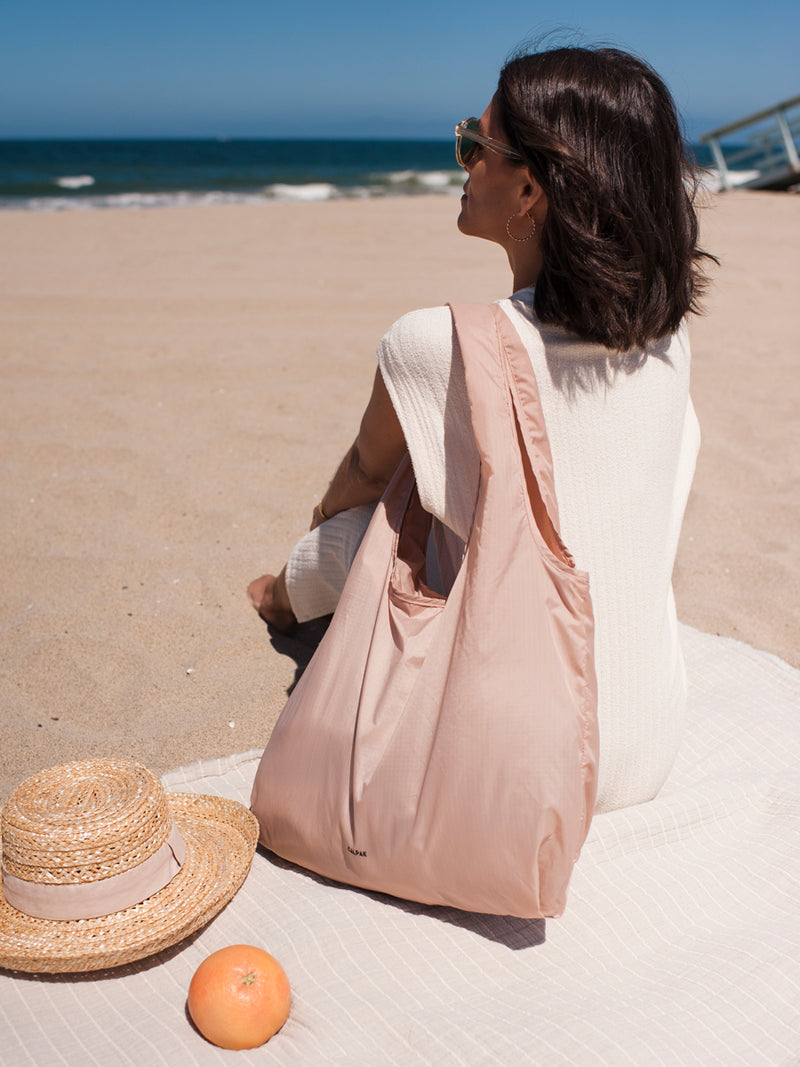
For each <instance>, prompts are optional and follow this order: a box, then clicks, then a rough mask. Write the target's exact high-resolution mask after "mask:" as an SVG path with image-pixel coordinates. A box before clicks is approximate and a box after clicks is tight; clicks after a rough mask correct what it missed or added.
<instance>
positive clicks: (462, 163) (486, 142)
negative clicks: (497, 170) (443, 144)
mask: <svg viewBox="0 0 800 1067" xmlns="http://www.w3.org/2000/svg"><path fill="white" fill-rule="evenodd" d="M479 121H480V120H479V119H476V118H474V117H473V118H470V119H464V121H463V122H459V124H458V126H456V161H457V162H458V165H459V167H463V168H464V169H465V170H466V169H467V168H468V167H469V165H470V163H472V162H473V161H474V158H475V153H476V152H477V151H478V148H479V146H480V145H483V146H484V147H485V148H490V149H491V150H492V151H493V152H499V153H500V155H503V156H508V158H509V159H513V160H515V161H516V162H517V163H522V162H523V159H522V156H521V155H520V154H519V152H515V151H514V149H513V148H511V147H510V146H509V145H507V144H503V143H502V142H501V141H495V140H494V138H493V137H485V136H484V135H483V134H482V133H481V132H480V129H479V125H478V124H479Z"/></svg>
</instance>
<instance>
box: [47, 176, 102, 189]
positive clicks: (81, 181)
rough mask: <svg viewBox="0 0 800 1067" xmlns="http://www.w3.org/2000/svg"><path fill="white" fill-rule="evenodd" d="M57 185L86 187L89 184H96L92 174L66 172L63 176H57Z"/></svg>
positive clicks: (76, 187)
mask: <svg viewBox="0 0 800 1067" xmlns="http://www.w3.org/2000/svg"><path fill="white" fill-rule="evenodd" d="M56 185H58V186H60V187H61V188H62V189H85V188H86V186H87V185H94V178H93V177H92V176H91V174H65V175H64V177H63V178H56Z"/></svg>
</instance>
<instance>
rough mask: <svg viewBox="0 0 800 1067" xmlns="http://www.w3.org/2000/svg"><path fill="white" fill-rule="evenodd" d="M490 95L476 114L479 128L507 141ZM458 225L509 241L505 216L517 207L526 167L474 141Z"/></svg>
mask: <svg viewBox="0 0 800 1067" xmlns="http://www.w3.org/2000/svg"><path fill="white" fill-rule="evenodd" d="M494 112H495V108H494V97H493V98H492V100H490V101H489V106H488V107H487V108H486V110H485V111H484V113H483V114H482V115H481V118H480V132H481V133H482V134H483V135H484V136H485V137H491V138H492V139H493V140H495V141H499V142H500V143H501V144H507V143H508V140H507V137H506V135H505V130H503V129H502V127H500V126H499V124H498V122H497V119H496V117H495V114H494ZM466 170H467V174H468V177H467V180H466V182H465V183H464V195H463V196H462V197H461V214H460V215H459V216H458V228H459V230H461V232H462V233H464V234H467V235H468V236H469V237H482V238H484V239H485V240H487V241H494V242H496V243H497V244H501V245H503V246H504V247H505V246H506V245H507V244H508V243H509V242H510V238H509V236H508V232H507V231H506V222H507V221H508V218H509V216H511V215H514V214H515V213H516V212H518V211H519V209H520V201H519V190H520V188H521V186H522V185H524V184H525V176H526V174H527V171H526V170H525V169H524V168H521V167H519V166H515V165H514V164H513V163H511V161H510V160H508V159H507V158H506V156H504V155H502V154H501V153H500V152H494V151H492V149H491V148H488V147H486V146H485V145H480V144H479V145H478V146H477V148H476V149H475V153H474V155H473V156H472V158H471V159H470V161H469V165H468V166H467V168H466Z"/></svg>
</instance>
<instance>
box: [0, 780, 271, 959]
mask: <svg viewBox="0 0 800 1067" xmlns="http://www.w3.org/2000/svg"><path fill="white" fill-rule="evenodd" d="M257 838H258V823H257V822H256V819H255V817H254V816H253V815H252V814H251V813H250V812H249V811H248V810H247V808H245V807H244V806H243V805H242V804H238V803H237V802H236V801H233V800H226V799H224V798H221V797H210V796H201V795H195V794H190V793H166V792H165V791H164V788H163V786H162V785H161V782H160V781H159V780H158V778H156V776H155V775H154V774H152V773H151V772H150V771H148V770H147V768H146V767H142V766H141V765H140V764H138V763H133V762H132V761H130V760H124V759H92V760H84V761H83V762H81V763H67V764H63V765H62V766H59V767H51V768H49V769H48V770H45V771H41V772H40V773H39V774H35V775H34V776H33V777H32V778H28V779H27V780H26V781H24V782H23V783H22V784H21V785H19V786H18V787H17V788H16V789H15V790H14V792H13V793H12V794H11V796H10V797H9V798H8V800H7V801H6V803H5V804H4V806H3V810H2V879H3V880H2V884H0V967H6V968H9V969H11V970H17V971H29V972H50V973H55V972H76V971H95V970H99V969H100V968H104V967H118V966H120V965H121V964H123V963H130V962H131V961H133V960H138V959H142V958H143V957H144V956H149V955H151V954H152V953H154V952H160V951H161V950H162V949H165V948H168V947H169V946H170V945H174V944H176V943H177V942H178V941H181V940H182V939H183V938H185V937H187V936H188V935H189V934H191V933H193V932H194V931H195V930H198V929H199V928H200V927H201V926H203V925H205V923H207V922H208V921H209V920H210V919H212V918H213V917H214V916H215V915H216V914H217V912H218V911H220V910H221V909H222V908H223V907H224V906H225V905H226V904H227V903H228V901H229V900H230V899H231V897H232V896H233V895H234V893H235V892H236V890H237V889H238V888H239V886H240V885H241V884H242V882H243V881H244V879H245V876H246V875H247V872H248V870H249V868H250V863H251V861H252V859H253V853H254V852H255V848H256V841H257Z"/></svg>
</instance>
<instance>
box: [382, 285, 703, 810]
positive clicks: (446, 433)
mask: <svg viewBox="0 0 800 1067" xmlns="http://www.w3.org/2000/svg"><path fill="white" fill-rule="evenodd" d="M532 303H533V290H532V289H524V290H521V291H520V292H519V293H515V294H514V296H513V297H511V298H510V299H509V300H504V301H501V306H502V308H503V310H504V311H505V312H506V313H507V314H508V316H509V318H510V319H511V321H512V322H513V324H514V326H515V327H516V329H517V331H518V333H519V335H520V338H521V339H522V341H523V344H524V345H525V347H526V349H527V351H528V353H529V355H530V358H531V364H532V366H533V370H534V373H535V375H536V379H537V383H538V386H539V392H540V395H541V402H542V409H543V411H544V417H545V422H546V425H547V433H548V437H549V439H550V448H551V451H552V454H553V464H554V468H555V484H556V495H557V498H558V507H559V512H560V520H561V535H562V537H563V539H564V542H565V543H566V545H567V547H568V548H569V549H570V551H571V552H572V554H573V556H574V558H575V562H576V564H577V566H578V567H580V568H581V569H582V570H586V571H588V573H589V576H590V582H591V592H592V601H593V605H594V613H595V660H596V668H597V676H598V696H599V720H600V780H599V791H598V802H597V810H598V811H606V810H610V809H613V808H619V807H624V806H627V805H629V804H636V803H640V802H642V801H645V800H648V799H650V798H651V797H653V796H654V795H655V794H656V792H657V791H658V790H659V788H660V787H661V785H662V784H663V782H664V780H665V778H666V776H667V774H668V773H669V770H670V768H671V766H672V763H673V760H674V758H675V754H676V752H677V748H678V744H679V742H680V737H681V732H682V725H683V716H684V709H685V701H686V683H685V676H684V670H683V660H682V656H681V650H680V645H679V641H678V633H677V623H676V618H675V607H674V602H673V597H672V585H671V575H672V566H673V562H674V559H675V551H676V548H677V542H678V534H679V531H680V525H681V520H682V517H683V511H684V508H685V505H686V499H687V496H688V493H689V487H690V485H691V481H692V476H693V473H694V465H695V459H696V456H697V451H698V447H699V440H700V437H699V428H698V425H697V419H696V417H695V414H694V409H693V408H692V404H691V400H690V398H689V359H690V357H689V343H688V337H687V333H686V329H685V326H684V327H682V328H681V329H680V330H679V331H678V333H676V334H675V335H674V336H673V337H671V338H667V339H665V340H664V341H663V342H661V343H659V344H657V345H655V346H653V348H651V349H649V350H648V351H647V352H646V353H633V354H631V355H630V356H627V357H623V359H622V360H621V362H620V364H619V365H617V366H614V364H613V363H612V362H611V361H609V360H608V359H607V352H606V350H605V349H603V348H601V347H599V346H597V345H590V344H585V343H583V342H581V341H577V340H576V339H575V338H574V337H571V336H570V335H569V334H567V333H566V331H564V330H561V329H559V328H555V327H547V326H544V325H542V324H541V323H539V322H538V321H537V320H536V319H535V317H534V315H533V311H532ZM378 359H379V363H380V367H381V372H382V374H383V378H384V381H385V383H386V387H387V389H388V391H389V394H390V396H391V399H392V402H393V404H394V407H395V410H396V412H397V415H398V418H399V420H400V423H401V425H402V427H403V432H404V434H405V438H406V442H407V444H408V448H409V451H410V453H411V459H412V462H413V465H414V472H415V474H416V478H417V484H418V486H419V492H420V498H421V500H422V503H423V505H424V507H425V508H426V509H427V510H428V511H430V512H431V513H432V514H433V515H435V516H436V517H437V518H438V519H439V520H440V521H441V522H442V523H444V524H445V526H447V527H449V528H450V529H451V530H453V531H455V533H456V534H458V535H459V536H460V537H465V536H466V534H467V532H468V530H469V527H470V524H471V519H472V511H473V507H474V502H475V496H476V492H477V486H478V476H479V460H478V455H477V451H476V448H475V444H474V441H473V439H472V430H471V421H470V416H469V402H468V399H467V392H466V384H465V381H464V368H463V365H462V363H461V358H460V354H459V352H458V350H457V347H456V346H454V343H453V333H452V319H451V316H450V311H449V309H448V308H446V307H439V308H427V309H424V310H421V311H414V312H411V313H410V314H408V315H405V316H404V317H403V318H401V319H399V320H398V321H397V322H396V323H395V324H394V326H392V328H391V329H390V330H389V332H388V333H387V334H386V335H385V336H384V338H383V339H382V341H381V343H380V345H379V348H378Z"/></svg>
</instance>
